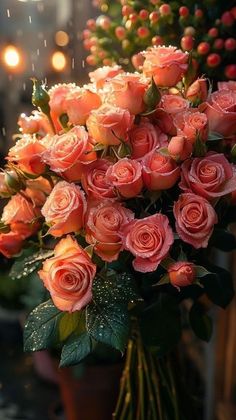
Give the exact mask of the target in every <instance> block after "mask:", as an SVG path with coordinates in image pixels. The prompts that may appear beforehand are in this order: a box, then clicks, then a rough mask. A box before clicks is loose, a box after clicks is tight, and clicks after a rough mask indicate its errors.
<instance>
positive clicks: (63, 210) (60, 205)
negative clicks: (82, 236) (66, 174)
mask: <svg viewBox="0 0 236 420" xmlns="http://www.w3.org/2000/svg"><path fill="white" fill-rule="evenodd" d="M86 210H87V204H86V200H85V196H84V193H83V191H82V190H81V189H80V187H79V186H77V185H75V184H69V183H68V182H66V181H60V182H58V184H56V186H55V187H54V188H53V190H52V192H51V194H50V195H49V197H48V198H47V200H46V202H45V204H44V206H43V208H42V210H41V212H42V215H43V216H44V217H45V220H46V223H48V224H49V226H50V228H49V231H48V233H50V234H51V235H53V236H62V235H65V234H66V233H70V232H78V231H79V230H80V229H81V228H82V227H83V225H84V216H85V212H86Z"/></svg>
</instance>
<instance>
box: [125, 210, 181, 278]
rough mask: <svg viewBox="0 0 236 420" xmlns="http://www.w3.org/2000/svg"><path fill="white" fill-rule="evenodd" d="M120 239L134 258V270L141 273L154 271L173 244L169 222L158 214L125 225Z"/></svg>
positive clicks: (165, 217)
mask: <svg viewBox="0 0 236 420" xmlns="http://www.w3.org/2000/svg"><path fill="white" fill-rule="evenodd" d="M122 237H123V245H124V248H125V249H126V250H128V251H130V252H131V254H133V255H134V256H135V259H134V260H133V267H134V269H135V270H136V271H141V272H142V273H146V272H150V271H155V270H156V269H157V267H158V265H159V264H160V262H161V261H162V260H163V259H164V258H165V257H166V256H167V254H168V252H169V249H170V247H171V245H172V244H173V242H174V236H173V232H172V229H171V227H170V225H169V220H168V218H167V216H165V215H163V214H160V213H159V214H154V215H153V216H149V217H145V218H144V219H135V220H133V221H131V222H129V223H127V224H126V225H125V226H124V228H123V230H122Z"/></svg>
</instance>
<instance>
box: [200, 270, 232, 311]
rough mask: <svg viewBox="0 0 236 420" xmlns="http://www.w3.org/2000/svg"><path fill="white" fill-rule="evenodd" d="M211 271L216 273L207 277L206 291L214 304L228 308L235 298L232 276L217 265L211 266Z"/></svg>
mask: <svg viewBox="0 0 236 420" xmlns="http://www.w3.org/2000/svg"><path fill="white" fill-rule="evenodd" d="M209 269H210V270H211V271H213V272H214V273H212V274H210V275H208V276H206V277H205V279H204V283H203V286H204V290H205V292H206V294H207V296H208V297H209V299H210V300H211V301H212V302H213V303H215V304H216V305H218V306H220V307H221V308H226V306H227V305H228V304H229V303H230V302H231V300H232V299H233V296H234V287H233V279H232V275H231V273H230V272H229V271H228V270H225V269H224V268H222V267H218V266H216V265H209Z"/></svg>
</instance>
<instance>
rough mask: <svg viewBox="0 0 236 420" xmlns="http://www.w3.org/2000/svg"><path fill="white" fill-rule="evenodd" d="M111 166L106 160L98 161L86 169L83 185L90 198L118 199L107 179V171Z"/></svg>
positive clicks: (83, 175)
mask: <svg viewBox="0 0 236 420" xmlns="http://www.w3.org/2000/svg"><path fill="white" fill-rule="evenodd" d="M111 165H112V163H111V162H109V161H108V160H106V159H97V160H95V162H92V163H90V164H89V165H87V166H86V167H85V169H84V171H83V174H82V177H81V183H82V186H83V189H84V190H85V192H86V194H87V195H88V196H89V198H92V199H101V198H116V194H115V191H114V188H113V186H112V185H111V184H110V183H108V182H107V179H106V172H107V169H108V168H109V167H110V166H111Z"/></svg>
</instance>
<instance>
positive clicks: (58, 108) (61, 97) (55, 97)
mask: <svg viewBox="0 0 236 420" xmlns="http://www.w3.org/2000/svg"><path fill="white" fill-rule="evenodd" d="M75 87H76V85H75V84H74V83H68V84H66V83H63V84H60V83H59V84H58V85H54V86H53V87H52V88H51V89H50V90H49V92H48V93H49V96H50V102H49V105H50V110H51V111H50V113H51V117H52V120H53V124H54V127H55V128H56V132H57V133H59V132H60V131H61V129H62V125H61V123H60V121H59V117H60V116H61V115H62V114H65V113H66V107H65V98H66V96H67V95H68V93H69V92H70V91H71V90H72V89H74V88H75Z"/></svg>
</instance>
